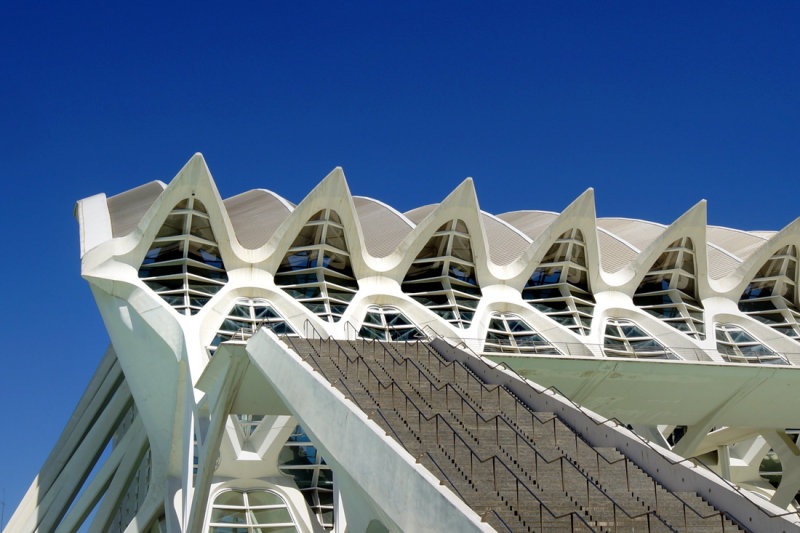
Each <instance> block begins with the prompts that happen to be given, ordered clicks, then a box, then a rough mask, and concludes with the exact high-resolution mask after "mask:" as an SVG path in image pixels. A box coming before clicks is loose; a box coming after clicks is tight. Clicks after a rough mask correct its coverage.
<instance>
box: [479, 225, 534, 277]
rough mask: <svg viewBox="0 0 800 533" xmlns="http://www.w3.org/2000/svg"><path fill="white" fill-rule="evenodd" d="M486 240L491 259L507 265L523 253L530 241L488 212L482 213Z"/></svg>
mask: <svg viewBox="0 0 800 533" xmlns="http://www.w3.org/2000/svg"><path fill="white" fill-rule="evenodd" d="M481 218H482V220H483V229H484V230H485V231H486V240H487V241H488V242H489V259H491V261H492V263H494V264H496V265H507V264H509V263H511V262H512V261H513V260H514V259H516V258H518V257H519V256H520V255H522V252H524V251H525V248H527V247H528V245H529V244H530V241H529V240H528V239H526V238H525V237H524V236H522V235H521V234H520V233H519V232H518V231H515V230H514V229H512V228H511V227H509V226H508V225H507V224H505V223H503V221H502V220H499V217H494V216H492V215H489V214H487V213H481Z"/></svg>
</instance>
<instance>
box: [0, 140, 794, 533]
mask: <svg viewBox="0 0 800 533" xmlns="http://www.w3.org/2000/svg"><path fill="white" fill-rule="evenodd" d="M75 215H76V217H77V219H78V222H79V226H80V242H81V250H80V253H81V261H82V274H83V277H84V278H85V279H86V280H87V281H88V282H89V285H90V287H91V290H92V292H93V294H94V297H95V299H96V302H97V305H98V307H99V309H100V312H101V314H102V317H103V320H104V322H105V325H106V327H107V329H108V333H109V336H110V338H111V345H110V346H109V348H108V351H107V353H106V355H105V357H104V358H103V359H102V362H101V363H100V366H99V368H98V369H97V372H96V374H95V376H94V377H93V378H92V380H91V382H90V383H89V386H88V388H87V390H86V393H85V395H84V396H83V398H82V399H81V400H80V403H79V405H78V406H77V408H76V410H75V414H74V415H73V416H72V418H71V419H70V420H69V421H68V422H67V427H66V429H65V431H64V433H63V435H62V437H61V438H60V440H59V441H58V442H57V443H56V444H55V446H54V449H53V452H52V454H51V456H50V457H49V459H48V460H47V462H46V463H45V465H44V466H43V467H42V470H41V472H40V474H39V475H38V476H37V478H36V479H35V480H34V482H33V484H32V485H31V488H30V489H29V491H28V493H27V495H26V496H25V498H24V499H23V501H22V503H21V504H20V506H19V507H18V509H17V510H16V512H15V514H14V515H13V517H12V519H11V521H10V522H9V524H8V526H7V528H6V531H9V532H28V531H46V532H50V531H78V530H88V531H125V532H133V531H148V532H162V533H163V532H170V533H174V532H184V531H191V532H201V533H205V532H208V533H223V532H237V533H245V532H248V533H250V532H256V531H259V532H270V533H278V532H287V531H301V532H311V531H314V532H319V531H322V530H334V531H341V532H344V531H350V532H353V533H356V532H358V533H361V532H363V531H368V532H378V531H424V530H427V531H478V530H480V531H488V530H492V529H494V530H498V531H504V530H510V531H540V530H548V531H562V530H564V531H566V530H579V531H590V530H597V531H613V530H615V529H625V530H628V531H630V530H635V531H645V530H647V531H650V530H659V531H687V530H691V531H695V530H701V529H702V530H708V531H711V530H719V531H729V530H735V529H742V530H752V531H767V530H771V531H790V530H796V529H798V524H799V523H800V520H799V519H798V517H797V515H796V514H795V513H794V510H795V508H796V505H797V501H796V500H795V495H796V494H797V492H798V489H800V449H799V448H798V446H797V443H796V439H797V434H796V432H795V430H793V429H792V428H800V410H798V409H797V403H796V395H797V391H798V384H800V368H798V367H797V365H798V364H800V344H799V342H800V294H798V275H800V272H798V247H800V222H797V221H796V222H795V223H792V224H790V225H789V226H787V227H786V228H784V229H782V230H780V231H777V232H766V231H759V232H747V231H740V230H736V229H729V228H722V227H712V226H708V225H707V223H706V206H705V203H704V202H700V203H698V204H697V205H695V206H694V207H692V208H691V209H690V210H689V211H688V212H686V213H685V214H684V215H683V216H681V217H680V218H679V219H678V220H676V221H675V222H674V223H673V224H671V225H669V226H663V225H660V224H656V223H652V222H647V221H643V220H631V219H624V218H597V217H596V216H595V210H594V199H593V193H592V191H591V190H588V191H586V192H585V193H584V194H582V195H581V196H580V197H578V198H577V199H576V200H575V201H574V202H573V203H572V204H570V205H569V206H567V207H566V208H565V209H564V210H563V212H561V213H552V212H544V211H533V210H532V211H516V212H511V213H503V214H496V215H493V214H489V213H486V212H483V211H481V209H480V207H479V206H478V200H477V198H476V195H475V191H474V189H473V186H472V182H471V180H466V181H464V182H463V183H462V184H461V185H460V186H458V187H457V188H456V189H455V190H454V191H453V192H452V193H451V194H450V195H449V196H447V197H446V198H445V199H443V200H442V202H441V203H439V204H435V205H426V206H422V207H418V208H416V209H413V210H412V211H409V212H407V213H400V212H398V211H396V210H395V209H393V208H392V207H390V206H388V205H386V204H384V203H382V202H380V201H378V200H375V199H372V198H366V197H360V196H352V195H351V193H350V191H349V189H348V186H347V183H346V181H345V178H344V174H343V172H342V170H341V169H338V168H337V169H335V170H333V172H331V173H330V174H329V175H328V176H327V177H325V179H323V180H322V181H321V182H320V183H319V185H317V186H316V187H315V188H314V189H313V190H312V191H311V192H310V193H309V194H308V196H307V197H306V198H305V199H303V200H302V201H301V202H300V203H299V204H297V205H295V204H293V203H292V202H290V201H288V200H286V199H284V198H281V197H280V196H278V195H277V194H274V193H272V192H269V191H267V190H263V189H257V190H252V191H247V192H244V193H242V194H239V195H238V196H234V197H232V198H227V199H222V198H220V196H219V194H218V192H217V189H216V187H215V185H214V182H213V180H212V178H211V175H210V173H209V171H208V169H207V167H206V165H205V162H204V160H203V158H202V156H200V155H199V154H198V155H195V156H194V157H192V158H191V160H190V161H189V162H188V163H187V164H186V165H185V166H184V168H183V169H182V170H181V171H180V172H179V173H178V175H177V176H176V177H175V178H174V179H173V180H172V182H171V183H169V184H168V185H166V184H164V183H162V182H158V181H156V182H151V183H147V184H145V185H142V186H140V187H137V188H136V189H132V190H130V191H127V192H123V193H121V194H117V195H115V196H110V197H107V196H106V195H105V194H98V195H96V196H92V197H90V198H86V199H83V200H81V201H79V202H78V203H77V205H76V208H75ZM688 458H695V459H693V460H691V461H690V460H688Z"/></svg>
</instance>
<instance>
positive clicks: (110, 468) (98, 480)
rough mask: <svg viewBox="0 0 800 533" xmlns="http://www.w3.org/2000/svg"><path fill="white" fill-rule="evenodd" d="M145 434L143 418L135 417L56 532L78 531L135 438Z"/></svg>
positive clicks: (131, 446) (133, 446) (101, 495)
mask: <svg viewBox="0 0 800 533" xmlns="http://www.w3.org/2000/svg"><path fill="white" fill-rule="evenodd" d="M143 436H144V427H143V426H142V422H141V420H139V418H138V417H137V418H136V419H134V421H133V423H132V424H131V427H129V428H128V431H126V432H125V436H124V437H122V439H121V440H120V441H119V442H118V443H117V445H116V446H115V447H114V450H113V451H112V452H111V455H109V457H108V459H106V461H105V463H103V466H102V467H100V470H99V471H98V472H97V474H95V476H94V478H93V479H92V481H91V482H89V485H87V486H86V488H85V489H84V490H83V493H81V495H80V498H78V500H77V501H76V502H75V503H74V504H73V505H72V508H71V509H70V510H69V513H67V516H65V517H64V518H63V520H61V523H60V524H58V528H57V529H56V533H62V532H63V533H67V532H70V531H77V529H78V527H80V525H81V524H83V521H84V520H86V517H87V516H89V513H91V511H92V509H93V508H94V506H95V505H97V502H98V501H99V500H100V498H102V497H103V493H104V492H105V491H106V489H107V488H108V486H109V484H110V483H111V480H112V477H113V476H115V475H116V473H117V467H119V465H120V463H121V462H122V461H123V459H124V458H125V457H126V455H127V454H129V453H130V452H131V448H135V447H136V445H135V444H132V442H133V441H134V440H135V441H139V440H141V438H142V437H143Z"/></svg>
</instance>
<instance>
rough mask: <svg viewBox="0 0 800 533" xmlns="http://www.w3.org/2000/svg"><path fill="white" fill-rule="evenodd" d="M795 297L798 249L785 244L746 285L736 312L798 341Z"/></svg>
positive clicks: (798, 311)
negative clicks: (745, 314) (740, 312)
mask: <svg viewBox="0 0 800 533" xmlns="http://www.w3.org/2000/svg"><path fill="white" fill-rule="evenodd" d="M797 298H798V295H797V247H796V246H794V245H787V246H784V247H783V248H781V249H780V250H778V251H777V252H775V253H774V254H773V255H772V257H770V258H769V259H768V260H767V261H766V262H765V263H764V265H763V266H762V267H761V268H760V269H759V271H758V273H757V274H756V275H755V277H754V278H753V280H752V281H751V282H750V283H749V284H748V285H747V288H746V289H745V290H744V292H743V293H742V296H741V298H739V310H740V311H742V312H744V313H747V314H748V315H750V316H752V317H753V318H755V319H756V320H758V321H759V322H763V323H764V324H767V325H768V326H770V327H772V328H774V329H775V330H776V331H779V332H780V333H783V334H784V335H787V336H789V337H791V338H793V339H795V340H798V339H800V324H799V322H800V309H798V306H797Z"/></svg>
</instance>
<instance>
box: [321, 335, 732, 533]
mask: <svg viewBox="0 0 800 533" xmlns="http://www.w3.org/2000/svg"><path fill="white" fill-rule="evenodd" d="M363 342H371V341H363ZM333 343H335V345H336V358H337V363H336V367H337V369H338V370H339V372H340V373H341V374H342V375H343V376H349V374H350V368H349V367H350V365H351V364H355V366H356V368H355V374H356V378H355V379H357V380H358V381H359V383H360V384H361V386H362V387H363V388H364V389H365V392H367V394H368V395H369V396H370V397H371V399H372V401H373V402H374V403H375V404H376V405H377V406H378V409H379V410H380V406H381V405H382V404H383V403H384V401H383V400H384V395H385V391H386V390H387V389H389V388H391V400H392V407H393V409H395V411H397V405H396V400H395V395H396V393H397V392H400V393H401V394H402V396H403V398H402V400H404V402H403V405H404V411H405V419H406V420H409V421H410V420H413V419H414V418H415V417H414V414H415V413H416V418H417V432H418V433H422V432H423V425H422V423H423V421H425V422H426V423H430V422H431V421H434V422H433V423H434V424H435V426H436V436H437V444H441V440H440V434H441V433H440V432H441V428H442V424H444V425H445V426H446V427H447V428H448V429H449V430H450V435H451V436H452V439H453V452H452V454H453V457H457V455H458V444H459V443H460V444H461V445H462V446H463V447H464V448H465V449H466V450H468V453H469V459H470V465H471V470H470V475H471V477H472V476H473V475H474V461H475V460H478V461H479V462H485V461H488V460H490V458H485V459H481V458H480V456H478V455H477V453H476V452H475V451H474V450H473V448H472V447H471V446H470V445H469V444H468V443H467V442H466V441H464V440H463V438H462V437H461V436H460V435H458V432H457V430H455V429H454V428H453V427H452V426H451V425H450V424H449V422H448V421H447V420H446V419H445V418H444V417H442V415H441V414H439V413H437V414H436V415H433V416H430V417H428V416H427V415H425V414H424V412H423V410H422V409H420V408H419V407H418V406H417V405H416V403H415V402H414V400H413V399H411V398H410V397H409V396H408V394H406V393H405V392H404V391H402V389H398V388H397V387H396V385H395V383H394V381H392V383H391V384H389V385H385V384H383V383H382V382H381V379H380V378H379V377H378V376H377V374H375V372H374V371H373V370H372V369H371V368H370V367H369V365H368V364H367V362H366V360H365V359H364V357H363V356H362V355H360V354H359V355H356V357H354V358H352V359H351V358H350V356H349V355H348V353H347V351H346V350H344V349H343V348H342V346H341V345H340V344H339V343H338V342H336V341H333ZM378 344H380V345H381V346H383V348H384V357H386V355H387V354H388V355H392V354H390V353H389V352H388V350H386V347H385V345H383V343H378ZM426 351H428V352H429V356H430V350H429V349H427V346H426ZM318 355H319V354H318ZM327 355H328V356H329V357H331V354H330V352H329V353H328V354H327ZM342 356H344V357H345V361H344V366H345V368H344V369H342V368H341V366H342V360H341V357H342ZM392 357H393V356H392ZM436 359H437V360H438V362H439V364H440V365H442V361H441V359H440V358H439V357H436ZM408 362H411V363H412V365H413V364H414V361H411V360H408V359H406V360H405V361H403V363H402V364H404V365H405V366H406V371H407V368H408V366H407V365H408ZM361 365H363V366H364V368H365V369H366V371H367V375H366V381H367V384H366V385H364V383H363V382H361V379H360V375H361ZM458 365H460V363H459V364H458ZM415 366H416V365H415ZM445 366H452V367H453V368H454V369H455V368H456V365H454V364H453V363H452V362H450V363H449V364H448V363H445ZM440 368H441V366H440ZM462 368H463V366H462ZM384 370H385V369H384ZM416 370H417V377H418V382H419V380H420V377H421V376H424V377H425V379H426V381H428V386H429V387H434V384H433V383H432V382H431V381H430V379H429V378H428V377H427V376H425V375H424V373H423V372H422V371H421V369H419V367H417V368H416ZM464 371H465V375H467V376H469V377H471V378H473V379H476V380H477V378H476V377H475V376H473V375H471V372H469V370H468V369H466V368H464ZM454 376H455V374H454ZM326 377H327V376H326ZM370 378H372V379H374V381H375V384H376V385H378V391H377V394H378V398H375V397H374V396H373V395H372V394H371V393H369V383H370ZM350 379H354V378H352V376H350ZM329 381H330V380H329ZM339 381H340V382H341V381H342V380H341V379H339ZM477 383H479V384H480V385H481V386H482V387H483V388H486V389H490V390H492V391H497V392H498V397H499V395H500V391H504V390H505V389H503V388H502V387H499V386H494V387H487V386H486V385H485V384H483V383H482V382H480V381H477ZM342 385H345V387H346V388H347V390H348V393H349V394H350V395H351V397H353V398H354V399H355V396H354V395H353V394H352V391H350V389H349V387H347V386H346V384H344V383H342ZM447 387H450V388H452V386H451V385H450V384H449V383H448V384H446V385H445V386H442V387H437V388H438V390H443V389H444V390H445V392H446V394H447V391H448V390H449V389H448V388H447ZM454 392H456V393H457V391H455V390H454ZM506 392H507V393H509V394H510V392H509V391H506ZM458 396H459V400H460V403H461V408H462V411H463V408H464V405H467V406H468V407H469V408H470V409H472V410H473V412H474V414H475V416H476V420H478V419H483V421H484V422H485V423H491V422H494V423H495V427H496V432H497V433H496V434H497V437H496V444H497V445H498V447H500V446H499V445H500V438H499V429H497V428H498V426H499V422H500V421H501V420H502V421H503V423H504V424H507V427H508V429H510V430H511V431H512V432H513V433H514V439H515V443H514V444H515V447H516V448H517V454H518V455H519V444H520V439H522V441H523V443H524V444H525V445H527V446H528V447H529V448H530V449H531V450H532V451H533V453H534V457H535V464H536V469H537V472H538V464H539V463H538V461H539V458H541V460H542V461H544V462H545V464H550V463H553V462H555V461H558V462H559V465H560V477H561V479H562V489H564V490H566V484H565V483H566V481H565V476H566V474H565V470H564V466H563V463H564V459H565V458H566V459H567V463H568V464H569V465H570V466H571V467H573V468H574V471H575V472H577V473H578V474H580V475H581V476H582V477H583V478H584V480H585V483H586V490H587V499H586V502H587V503H588V502H589V501H590V500H591V493H592V491H591V489H595V490H597V491H599V493H600V494H601V495H602V498H601V499H606V500H607V501H610V502H611V504H612V510H613V512H614V515H615V521H616V520H617V519H616V512H617V509H619V510H620V511H621V513H622V515H623V518H624V517H625V516H627V517H628V519H629V520H630V519H635V518H639V517H643V516H646V515H647V514H649V513H651V512H653V511H648V512H645V513H641V514H638V515H630V514H629V513H628V512H627V511H626V510H625V509H624V508H623V507H621V506H620V505H619V504H618V503H617V502H616V501H614V499H613V498H611V497H610V496H609V495H608V494H605V492H604V491H603V490H602V488H601V487H600V486H599V485H598V483H596V482H595V481H594V480H592V479H590V478H589V477H588V476H587V475H586V474H585V473H584V472H582V471H581V470H580V469H578V468H577V466H576V465H575V464H574V463H573V462H572V461H571V460H570V458H569V456H568V455H566V454H565V453H562V455H560V456H559V457H556V458H554V459H552V460H548V459H547V458H545V457H544V456H543V455H542V454H541V453H539V452H538V451H537V450H536V449H535V448H533V447H532V446H530V443H529V442H527V441H528V439H529V437H527V436H525V435H523V434H522V433H520V432H519V431H517V430H516V428H514V427H513V426H511V425H510V424H508V423H507V421H506V420H505V419H503V418H502V417H500V416H499V415H498V416H495V417H492V418H490V419H485V418H483V416H482V415H480V413H477V411H475V410H474V408H473V407H472V406H471V405H469V403H468V402H467V400H466V399H465V398H464V397H463V396H461V395H460V394H458ZM510 397H511V398H512V399H513V401H514V405H515V406H517V405H518V404H519V400H518V399H517V398H516V397H513V395H511V396H510ZM356 403H357V402H356ZM446 403H447V404H448V405H447V406H448V408H449V400H446ZM359 406H360V405H359ZM360 407H361V406H360ZM409 407H411V408H413V411H414V412H409ZM523 407H525V406H523ZM515 409H516V407H515ZM526 410H527V408H526ZM398 414H399V412H398ZM534 416H535V415H534ZM382 418H383V419H384V421H385V422H386V423H387V424H388V425H389V426H390V428H391V424H389V423H388V421H387V420H386V419H385V417H382ZM552 420H554V424H553V428H554V429H553V431H554V433H553V438H554V441H557V438H558V437H557V434H556V430H555V427H556V425H555V419H554V418H553V419H552ZM440 422H441V423H440ZM391 429H392V431H393V432H394V430H393V428H391ZM409 429H413V428H411V427H410V426H409ZM394 433H395V436H396V437H397V433H396V432H394ZM573 435H574V437H575V442H576V449H577V442H578V436H577V435H575V434H574V433H573ZM448 439H449V437H448ZM398 442H402V439H398ZM586 446H589V445H588V444H587V445H586ZM589 449H591V450H592V451H594V452H595V457H596V461H597V463H598V464H599V463H600V460H601V459H602V460H603V461H605V462H608V463H609V464H612V462H611V461H609V460H608V459H607V458H606V457H605V456H603V455H601V454H599V452H597V451H596V450H594V449H593V448H591V447H590V446H589ZM505 453H507V454H508V452H505ZM508 455H509V456H510V454H508ZM493 457H495V459H494V461H500V462H501V463H502V464H503V465H504V466H505V467H506V468H508V467H507V465H505V463H503V462H502V460H500V459H499V458H498V457H496V456H493ZM622 460H623V459H618V460H617V461H613V462H619V461H622ZM626 466H627V463H626ZM496 467H497V463H493V468H494V470H495V477H494V478H493V481H494V483H495V484H496V483H497V481H498V479H497V477H496ZM523 471H524V470H523ZM510 473H511V474H513V475H514V476H515V477H516V479H517V481H515V483H520V482H521V483H523V484H525V483H524V481H522V480H521V479H520V478H519V477H518V476H516V474H514V472H513V471H510ZM598 474H599V471H598ZM651 480H652V479H651ZM626 481H627V484H628V485H629V486H630V477H629V474H628V472H627V468H626ZM652 482H653V490H654V498H655V499H656V500H657V494H658V488H662V490H665V491H667V492H669V491H668V490H667V489H663V487H660V485H658V484H657V482H656V481H655V480H652ZM526 488H528V487H527V485H526ZM517 490H519V488H517ZM528 490H529V491H530V489H529V488H528ZM531 493H532V491H531ZM534 496H535V495H534ZM676 497H677V499H678V500H679V501H680V502H681V504H682V505H683V506H684V507H685V508H688V510H690V511H692V512H694V513H695V514H696V515H697V516H699V517H702V518H710V517H714V516H720V517H721V518H722V519H723V521H724V518H725V516H724V514H723V513H721V512H720V511H715V512H714V513H711V514H705V515H704V514H702V513H700V512H699V511H697V510H696V509H694V507H692V506H691V505H690V504H688V503H687V502H685V501H684V500H683V499H682V498H680V497H679V496H677V495H676ZM548 511H549V509H548ZM685 511H686V509H685V510H684V512H685ZM655 517H656V518H657V519H659V520H661V517H660V516H658V515H657V514H656V515H655ZM648 520H649V519H648Z"/></svg>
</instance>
